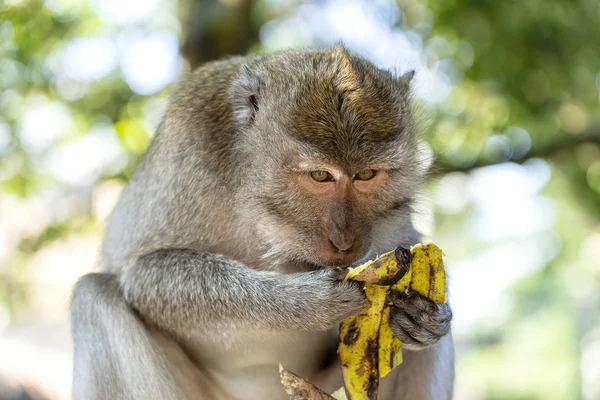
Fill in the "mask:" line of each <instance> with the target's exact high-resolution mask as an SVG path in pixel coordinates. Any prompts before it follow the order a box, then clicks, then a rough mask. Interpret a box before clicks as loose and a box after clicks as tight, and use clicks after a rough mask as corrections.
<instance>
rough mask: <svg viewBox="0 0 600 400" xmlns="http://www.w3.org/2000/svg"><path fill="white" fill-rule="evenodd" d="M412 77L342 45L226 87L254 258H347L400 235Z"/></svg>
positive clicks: (331, 261)
mask: <svg viewBox="0 0 600 400" xmlns="http://www.w3.org/2000/svg"><path fill="white" fill-rule="evenodd" d="M412 75H413V73H412V72H410V73H408V74H405V75H403V76H401V77H395V76H393V75H392V74H390V73H389V72H387V71H382V70H380V69H378V68H376V67H375V66H374V65H373V64H371V63H369V62H367V61H366V60H364V59H363V58H361V57H358V56H356V55H354V54H351V53H349V52H347V51H346V50H345V49H344V48H343V47H342V46H341V45H339V46H336V47H335V48H334V49H333V50H326V51H306V52H290V53H279V54H276V55H271V56H269V57H266V58H257V59H256V60H255V61H253V62H251V63H249V64H246V65H244V66H243V67H242V70H241V72H240V74H239V76H238V78H237V80H236V81H235V83H234V85H233V92H232V93H233V115H234V117H235V119H236V121H237V123H238V126H239V127H240V128H239V129H240V132H239V140H238V142H237V147H236V149H237V151H238V152H237V154H239V157H240V158H241V159H242V162H243V165H244V168H243V169H242V170H243V171H245V174H244V176H243V179H244V182H243V185H242V189H240V193H239V196H238V202H239V206H240V208H241V209H243V210H244V215H245V216H246V217H248V218H249V219H250V220H251V221H252V224H253V226H255V227H256V229H257V232H258V234H259V237H260V238H261V241H262V244H263V245H264V248H265V257H267V258H269V259H270V260H271V261H273V260H276V261H280V262H295V263H297V264H299V265H303V266H307V265H308V266H313V267H314V266H330V265H350V264H353V263H355V262H357V261H360V260H361V259H362V258H364V257H365V256H367V255H369V256H372V252H373V251H376V252H381V251H387V250H391V249H393V248H394V247H395V246H396V245H398V244H399V243H400V242H401V240H402V238H401V237H399V236H398V235H401V232H403V227H405V226H407V224H409V223H410V221H409V218H410V200H411V198H412V197H413V195H414V191H415V189H416V187H417V185H418V183H419V181H420V177H421V175H422V172H423V171H422V166H421V165H419V156H418V154H417V140H416V137H415V133H414V129H413V118H412V115H411V111H410V107H409V103H408V100H409V99H408V96H409V83H410V79H411V78H412ZM394 235H396V236H394ZM369 252H371V254H369Z"/></svg>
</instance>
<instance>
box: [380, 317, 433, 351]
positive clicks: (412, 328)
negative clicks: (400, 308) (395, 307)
mask: <svg viewBox="0 0 600 400" xmlns="http://www.w3.org/2000/svg"><path fill="white" fill-rule="evenodd" d="M390 326H391V328H392V332H395V330H396V331H398V333H399V334H400V335H402V336H406V335H408V336H410V338H411V340H412V341H413V342H417V343H420V344H422V345H424V346H428V345H431V344H434V343H435V342H437V341H438V340H439V339H440V335H436V334H435V333H433V332H430V331H429V330H427V329H426V328H424V327H423V326H420V325H419V324H418V323H417V322H416V321H415V320H414V319H413V318H412V317H410V315H407V314H402V313H394V314H392V315H391V319H390ZM398 338H399V339H400V340H401V341H402V342H403V343H404V342H405V341H404V339H403V338H401V337H398ZM406 343H408V342H406Z"/></svg>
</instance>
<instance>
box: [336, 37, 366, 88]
mask: <svg viewBox="0 0 600 400" xmlns="http://www.w3.org/2000/svg"><path fill="white" fill-rule="evenodd" d="M333 59H334V65H335V67H334V76H333V86H334V88H335V89H336V91H338V93H344V92H353V91H355V90H357V89H358V88H359V87H360V85H361V79H360V75H359V73H358V71H357V70H356V68H355V67H354V65H353V64H352V59H351V56H350V54H349V53H348V51H347V50H346V48H345V47H344V46H343V45H342V44H341V43H339V44H337V45H336V46H335V47H334V48H333Z"/></svg>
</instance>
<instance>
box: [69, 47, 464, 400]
mask: <svg viewBox="0 0 600 400" xmlns="http://www.w3.org/2000/svg"><path fill="white" fill-rule="evenodd" d="M412 75H413V74H412V73H407V74H404V75H403V76H394V75H392V74H391V73H389V72H387V71H383V70H380V69H378V68H376V67H375V66H374V65H372V64H371V63H369V62H368V61H366V60H364V59H363V58H361V57H359V56H357V55H355V54H353V53H350V52H348V51H347V50H346V49H344V47H343V46H341V45H338V46H336V47H335V48H333V49H326V50H306V51H304V50H300V51H287V52H281V53H275V54H269V55H261V56H249V57H232V58H228V59H225V60H222V61H216V62H212V63H209V64H206V65H204V66H202V67H200V68H199V69H197V70H195V71H194V72H192V73H189V74H187V75H186V76H185V77H184V78H183V79H182V80H181V83H180V84H179V86H178V88H177V89H176V90H175V92H174V94H173V96H172V98H171V101H170V106H169V108H168V111H167V112H166V116H165V118H164V121H163V122H162V124H161V125H160V128H159V129H158V132H157V134H156V136H155V137H154V139H153V141H152V143H151V145H150V147H149V148H148V150H147V151H146V153H145V154H144V156H143V157H142V159H141V161H140V163H139V165H138V166H137V169H136V171H135V173H134V174H133V177H132V179H131V181H130V182H129V184H128V185H127V186H126V188H125V189H124V191H123V194H122V196H121V199H120V201H119V202H118V204H117V206H116V208H115V209H114V211H113V213H112V215H111V217H110V220H109V222H108V226H107V229H106V234H105V240H104V246H103V249H102V259H101V262H102V268H103V272H102V273H96V274H89V275H86V276H84V277H83V278H81V280H80V281H79V282H78V283H77V285H76V287H75V291H74V295H73V299H72V319H73V334H74V342H75V365H74V382H73V394H74V399H76V400H83V399H85V400H90V399H110V400H112V399H165V400H172V399H202V400H225V399H227V400H283V399H286V398H287V396H286V394H285V392H284V390H283V388H282V386H281V384H280V382H279V374H278V364H279V363H282V364H283V365H284V366H285V367H286V368H288V369H290V370H292V371H294V372H295V373H297V374H299V375H301V376H303V377H306V378H308V379H309V380H311V381H313V382H315V383H316V384H318V385H319V386H320V387H321V388H323V389H324V390H326V391H329V392H332V391H334V390H335V389H337V388H339V387H340V386H341V385H342V381H341V373H340V370H339V365H336V364H337V363H338V362H337V357H336V346H337V337H336V335H337V326H338V324H339V323H340V321H342V320H343V319H345V318H347V317H348V316H350V315H353V314H356V313H358V312H359V311H360V310H361V309H362V308H363V307H364V306H365V298H364V294H363V291H362V287H361V286H360V285H359V284H358V283H350V282H339V281H338V280H337V279H336V276H337V274H339V270H338V271H336V269H335V268H329V267H330V266H348V265H355V264H358V263H360V262H361V261H365V260H368V259H372V258H373V257H374V256H375V255H377V254H379V253H383V252H385V251H388V250H392V249H394V248H396V247H397V246H399V245H402V246H405V247H408V246H410V245H413V244H415V243H417V242H419V235H418V234H417V232H416V231H415V229H414V228H413V225H412V223H411V200H412V199H413V197H414V194H415V191H416V190H417V188H418V186H419V184H420V181H421V180H422V176H423V173H424V171H423V167H422V165H421V160H422V157H420V155H419V150H418V146H417V137H416V133H415V128H414V122H413V117H412V114H411V107H410V104H409V100H410V99H409V92H410V80H411V78H412ZM390 301H392V302H393V304H394V306H393V308H392V317H391V326H392V329H393V332H394V333H395V334H396V335H397V336H398V337H399V338H400V339H401V340H402V342H403V343H404V348H403V352H404V363H403V364H402V365H401V366H400V367H398V368H397V369H396V370H394V371H393V372H392V373H391V374H390V375H388V376H387V377H385V378H384V379H383V380H382V384H381V387H380V396H379V398H380V399H381V400H399V399H411V400H424V399H432V400H444V399H450V398H451V397H452V391H453V377H454V370H453V364H454V356H453V346H452V340H451V337H450V334H449V329H450V320H451V318H452V313H451V311H450V308H449V307H448V306H447V305H437V304H434V303H432V302H431V301H429V300H427V299H425V298H424V297H421V296H420V295H418V294H416V293H409V294H408V295H407V294H404V293H402V294H398V295H396V296H395V297H393V298H391V299H390Z"/></svg>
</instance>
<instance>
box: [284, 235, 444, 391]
mask: <svg viewBox="0 0 600 400" xmlns="http://www.w3.org/2000/svg"><path fill="white" fill-rule="evenodd" d="M442 257H443V253H442V251H441V250H440V248H439V247H437V246H436V245H435V244H433V243H430V244H426V245H422V244H418V245H415V246H413V247H412V248H411V249H410V250H408V249H404V248H401V247H399V248H397V249H396V250H394V251H390V252H388V253H384V254H382V255H381V256H379V257H377V258H376V259H375V260H374V261H369V262H367V263H364V264H362V265H360V266H358V267H356V268H353V269H351V270H349V271H347V272H346V274H345V276H343V277H342V278H341V279H344V280H355V281H361V282H365V288H364V289H365V296H366V298H367V302H368V305H367V307H366V308H365V309H364V310H362V311H361V312H360V313H358V314H356V315H354V316H352V317H350V318H347V319H346V320H344V321H342V323H341V324H340V343H339V346H338V354H339V357H340V362H341V366H342V375H343V378H344V387H342V388H340V389H339V390H337V391H336V392H335V393H334V394H333V395H329V394H327V393H325V392H323V391H321V390H320V389H318V388H317V387H315V386H314V385H312V384H311V383H310V382H308V381H306V380H304V379H302V378H300V377H298V376H297V375H294V374H293V373H291V372H289V371H287V370H285V369H284V368H283V367H281V366H280V373H281V378H282V384H283V385H284V387H285V388H286V391H287V393H288V394H289V395H290V396H291V399H293V400H331V399H333V400H376V399H377V393H378V390H379V379H380V378H381V377H384V376H385V375H387V374H388V373H389V372H390V371H391V370H393V369H394V368H395V367H397V366H398V365H400V364H401V363H402V343H401V342H400V340H399V339H398V338H396V337H395V336H394V334H393V333H392V330H391V328H390V324H389V319H390V312H391V307H390V305H391V304H390V302H389V301H388V295H389V294H390V292H392V291H394V292H401V293H407V294H408V292H409V291H414V292H417V293H419V294H421V295H423V296H425V297H427V298H428V299H430V300H431V301H433V302H436V303H446V302H447V300H448V299H447V296H446V273H445V271H444V263H443V259H442Z"/></svg>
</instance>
